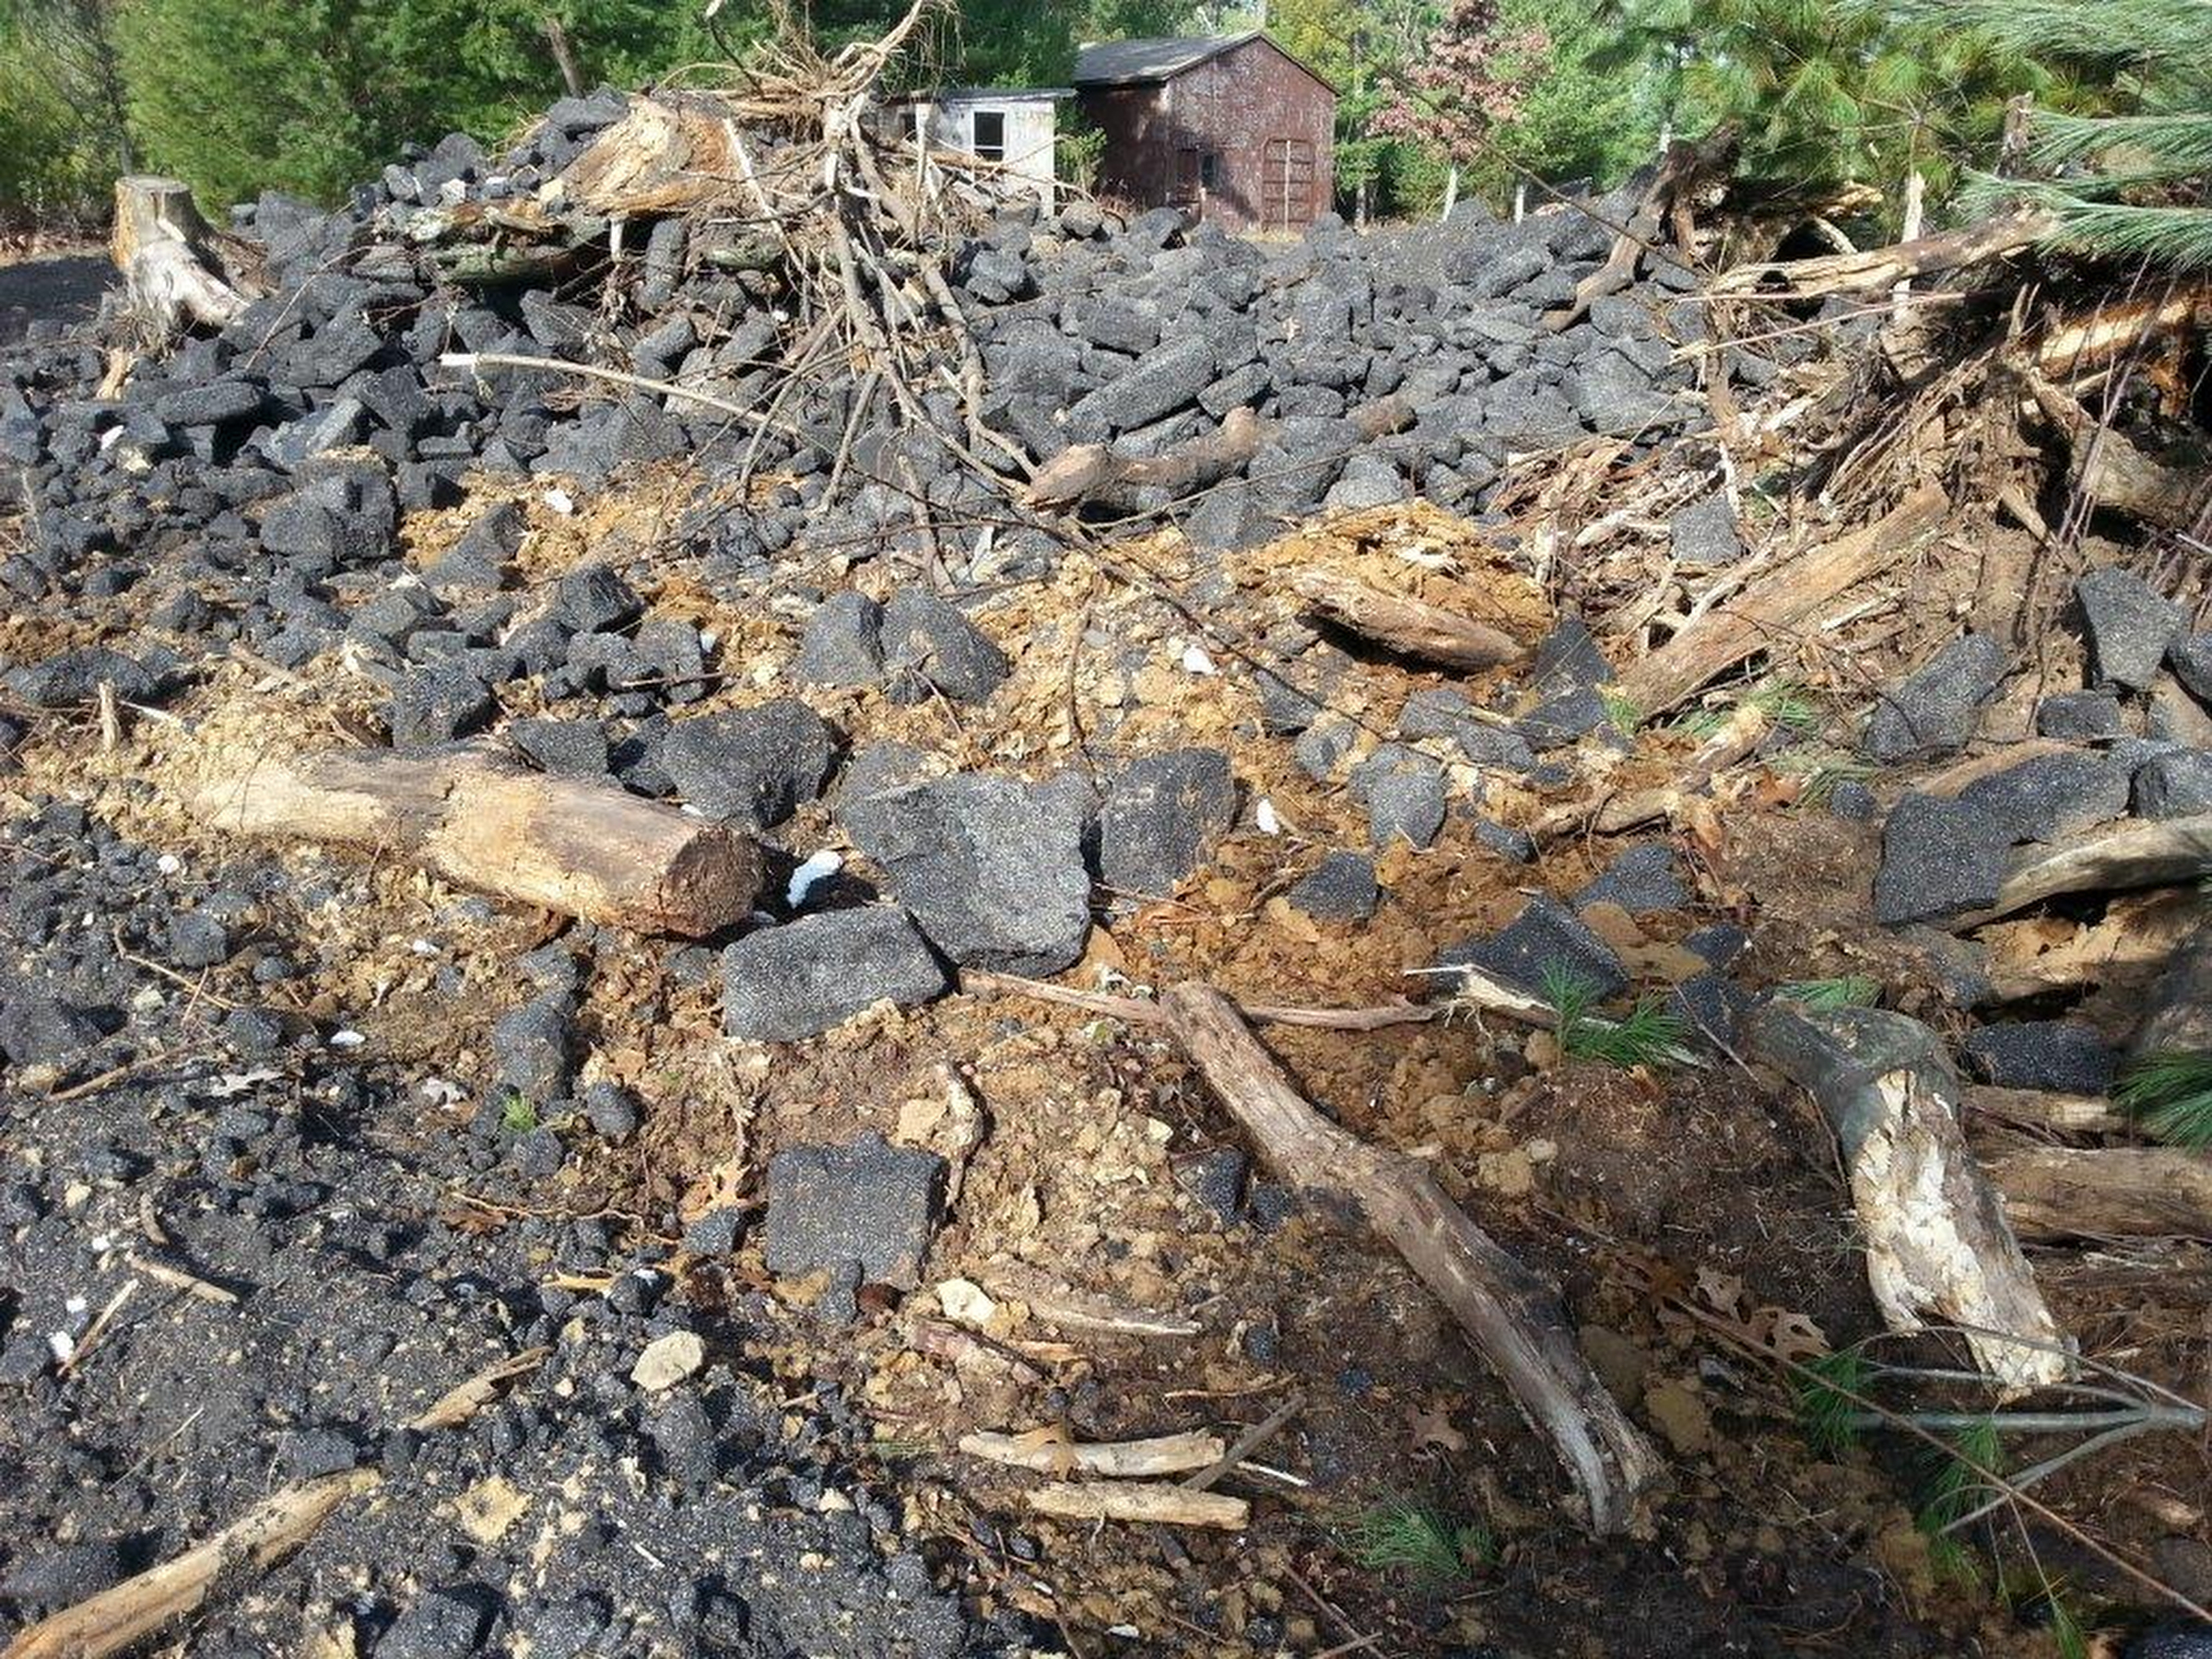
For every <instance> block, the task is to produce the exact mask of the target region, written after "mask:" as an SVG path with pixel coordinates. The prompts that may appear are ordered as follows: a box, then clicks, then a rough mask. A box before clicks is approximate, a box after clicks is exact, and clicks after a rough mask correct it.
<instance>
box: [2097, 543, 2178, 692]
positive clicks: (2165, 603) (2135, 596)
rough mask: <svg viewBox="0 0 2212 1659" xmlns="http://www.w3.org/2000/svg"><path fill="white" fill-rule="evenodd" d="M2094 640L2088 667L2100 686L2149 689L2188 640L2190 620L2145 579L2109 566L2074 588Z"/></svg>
mask: <svg viewBox="0 0 2212 1659" xmlns="http://www.w3.org/2000/svg"><path fill="white" fill-rule="evenodd" d="M2074 598H2075V601H2076V602H2077V604H2078V605H2079V606H2081V617H2082V622H2083V624H2084V626H2085V627H2086V628H2087V629H2088V637H2089V663H2090V668H2091V671H2092V673H2093V674H2094V676H2095V678H2096V682H2097V684H2098V685H2100V686H2121V687H2124V688H2127V689H2129V690H2131V691H2133V690H2140V689H2141V688H2144V687H2145V686H2147V685H2149V684H2150V682H2151V679H2152V677H2153V676H2155V675H2156V674H2157V673H2158V671H2159V664H2160V663H2161V662H2163V661H2164V660H2165V657H2166V650H2167V647H2169V646H2170V645H2171V644H2173V643H2174V642H2175V641H2177V640H2180V639H2181V638H2182V637H2183V631H2182V630H2183V629H2184V628H2185V627H2186V626H2187V618H2186V616H2185V614H2184V613H2183V610H2182V607H2181V606H2178V605H2176V604H2174V603H2173V601H2172V600H2171V599H2167V598H2163V597H2161V596H2160V595H2159V594H2158V592H2157V591H2156V590H2155V589H2153V588H2152V587H2151V586H2150V584H2149V583H2147V582H2145V581H2144V580H2143V579H2142V578H2141V577H2140V576H2136V575H2134V574H2132V573H2131V572H2129V571H2121V570H2115V569H2113V568H2112V567H2110V566H2105V567H2102V568H2100V569H2098V570H2094V571H2088V573H2087V574H2085V575H2084V576H2083V577H2082V579H2081V580H2080V581H2079V582H2077V583H2075V585H2074Z"/></svg>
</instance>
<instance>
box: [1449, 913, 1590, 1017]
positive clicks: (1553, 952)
mask: <svg viewBox="0 0 2212 1659" xmlns="http://www.w3.org/2000/svg"><path fill="white" fill-rule="evenodd" d="M1437 960H1438V961H1439V962H1441V964H1443V965H1444V966H1445V967H1462V966H1465V967H1473V968H1479V969H1480V970H1482V971H1483V972H1485V973H1487V974H1488V975H1490V976H1491V977H1492V978H1493V979H1499V980H1502V981H1504V982H1506V983H1507V984H1509V985H1513V986H1517V987H1518V988H1520V989H1521V990H1524V991H1530V992H1535V993H1536V994H1539V995H1541V994H1543V992H1544V988H1545V986H1544V981H1545V976H1546V974H1547V971H1552V970H1557V971H1560V972H1564V973H1569V974H1571V975H1573V976H1574V977H1575V978H1576V979H1578V980H1581V981H1583V982H1585V983H1587V984H1588V985H1589V986H1590V987H1591V989H1592V993H1593V994H1594V995H1596V996H1599V997H1606V996H1612V995H1616V994H1618V993H1619V992H1622V991H1625V990H1627V989H1628V985H1629V975H1628V971H1627V970H1626V969H1624V968H1623V967H1622V966H1621V964H1620V959H1619V958H1618V956H1615V955H1614V954H1613V947H1611V946H1609V945H1607V944H1606V942H1605V940H1603V939H1601V938H1599V937H1598V935H1596V934H1595V933H1594V932H1593V931H1592V930H1591V929H1590V927H1589V925H1588V924H1586V923H1584V922H1583V919H1582V918H1581V917H1580V916H1578V915H1576V914H1575V913H1574V912H1572V911H1571V910H1569V909H1568V908H1567V907H1566V906H1565V905H1563V904H1561V903H1560V902H1559V900H1557V899H1554V898H1552V897H1551V896H1550V895H1549V894H1547V893H1538V894H1537V895H1536V896H1535V898H1533V899H1531V900H1529V901H1528V902H1527V903H1526V904H1525V905H1524V906H1523V907H1522V910H1521V913H1520V914H1519V915H1518V916H1516V917H1514V918H1513V921H1512V925H1511V926H1509V927H1507V928H1506V929H1505V930H1504V931H1503V932H1502V933H1500V934H1498V935H1494V936H1493V937H1490V938H1488V939H1469V940H1466V941H1465V942H1464V943H1461V944H1458V945H1454V946H1452V947H1450V948H1448V949H1446V950H1445V951H1443V952H1442V953H1441V954H1440V955H1439V956H1438V958H1437ZM1444 984H1445V985H1446V986H1447V987H1449V985H1450V981H1449V980H1446V981H1444Z"/></svg>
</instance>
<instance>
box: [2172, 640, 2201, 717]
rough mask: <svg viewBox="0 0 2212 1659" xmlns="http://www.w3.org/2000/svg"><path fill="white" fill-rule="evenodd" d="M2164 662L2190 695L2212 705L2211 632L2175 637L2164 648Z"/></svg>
mask: <svg viewBox="0 0 2212 1659" xmlns="http://www.w3.org/2000/svg"><path fill="white" fill-rule="evenodd" d="M2166 662H2167V665H2168V666H2169V667H2171V669H2172V670H2173V677H2174V678H2176V679H2178V680H2180V681H2181V682H2182V685H2183V688H2184V689H2185V690H2187V692H2188V693H2189V695H2190V696H2192V697H2194V698H2195V699H2196V700H2197V701H2198V702H2200V703H2204V704H2206V705H2207V706H2212V633H2201V634H2189V635H2186V636H2184V637H2183V638H2181V639H2177V640H2176V641H2174V642H2173V643H2172V644H2171V645H2169V646H2168V647H2167V648H2166Z"/></svg>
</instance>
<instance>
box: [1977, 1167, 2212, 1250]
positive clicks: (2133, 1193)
mask: <svg viewBox="0 0 2212 1659" xmlns="http://www.w3.org/2000/svg"><path fill="white" fill-rule="evenodd" d="M1986 1165H1987V1168H1988V1170H1989V1178H1990V1179H1991V1180H1992V1181H1994V1182H1996V1184H1997V1187H1998V1190H1999V1191H2001V1192H2002V1193H2003V1194H2005V1213H2006V1215H2008V1216H2009V1217H2011V1218H2012V1222H2013V1225H2014V1226H2015V1227H2017V1228H2018V1229H2019V1230H2020V1234H2021V1236H2022V1237H2024V1238H2030V1239H2140V1238H2154V1239H2165V1238H2184V1239H2212V1159H2206V1157H2205V1156H2204V1155H2203V1154H2202V1153H2200V1152H2193V1151H2189V1150H2186V1149H2184V1148H2183V1147H2097V1148H2093V1149H2090V1150H2086V1151H2085V1150H2084V1149H2082V1148H2081V1147H2037V1146H2024V1145H2023V1146H2018V1147H2008V1148H2007V1149H2006V1150H2004V1151H2002V1152H1998V1153H1996V1154H1994V1156H1991V1157H1990V1158H1988V1159H1987V1160H1986Z"/></svg>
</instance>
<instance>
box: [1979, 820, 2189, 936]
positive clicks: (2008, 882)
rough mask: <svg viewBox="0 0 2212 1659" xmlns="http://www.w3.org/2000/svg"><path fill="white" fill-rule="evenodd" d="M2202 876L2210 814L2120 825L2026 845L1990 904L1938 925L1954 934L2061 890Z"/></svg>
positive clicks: (2111, 888) (2100, 890)
mask: <svg viewBox="0 0 2212 1659" xmlns="http://www.w3.org/2000/svg"><path fill="white" fill-rule="evenodd" d="M2206 875H2212V812H2207V813H2198V814H2197V815H2196V816H2194V818H2154V819H2151V820H2149V821H2147V822H2136V823H2124V824H2121V825H2119V826H2118V827H2116V828H2114V829H2112V830H2103V831H2100V833H2098V834H2095V835H2091V836H2088V837H2085V838H2083V839H2081V840H2078V841H2074V842H2073V843H2072V844H2070V845H2068V846H2064V847H2030V848H2028V849H2026V850H2025V851H2023V852H2022V853H2020V854H2019V855H2018V857H2017V858H2016V859H2015V860H2014V862H2013V865H2012V867H2011V869H2010V871H2009V872H2008V873H2007V874H2006V877H2005V879H2004V881H2003V882H2002V883H2001V884H2000V885H1999V886H1998V888H1997V898H1996V902H1995V903H1994V904H1992V905H1991V906H1990V907H1989V908H1988V909H1987V910H1979V911H1972V912H1968V913H1967V914H1965V915H1963V916H1954V917H1953V918H1951V920H1949V921H1948V922H1947V923H1945V924H1944V925H1945V926H1946V927H1947V928H1949V929H1950V930H1951V931H1952V932H1953V933H1959V932H1962V931H1964V930H1965V929H1967V928H1971V927H1979V926H1981V925H1982V924H1983V923H1984V922H1994V921H1995V920H1996V919H1997V918H1998V917H1999V916H2009V915H2010V914H2012V912H2015V911H2019V910H2026V909H2027V908H2028V907H2029V906H2030V905H2031V904H2040V903H2041V902H2042V901H2043V900H2046V899H2055V898H2057V897H2059V896H2060V895H2061V894H2065V893H2104V892H2117V891H2120V890H2122V889H2124V888H2146V887H2164V886H2167V885H2169V884H2178V883H2181V882H2184V881H2194V880H2196V879H2197V878H2198V877H2203V876H2206Z"/></svg>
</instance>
